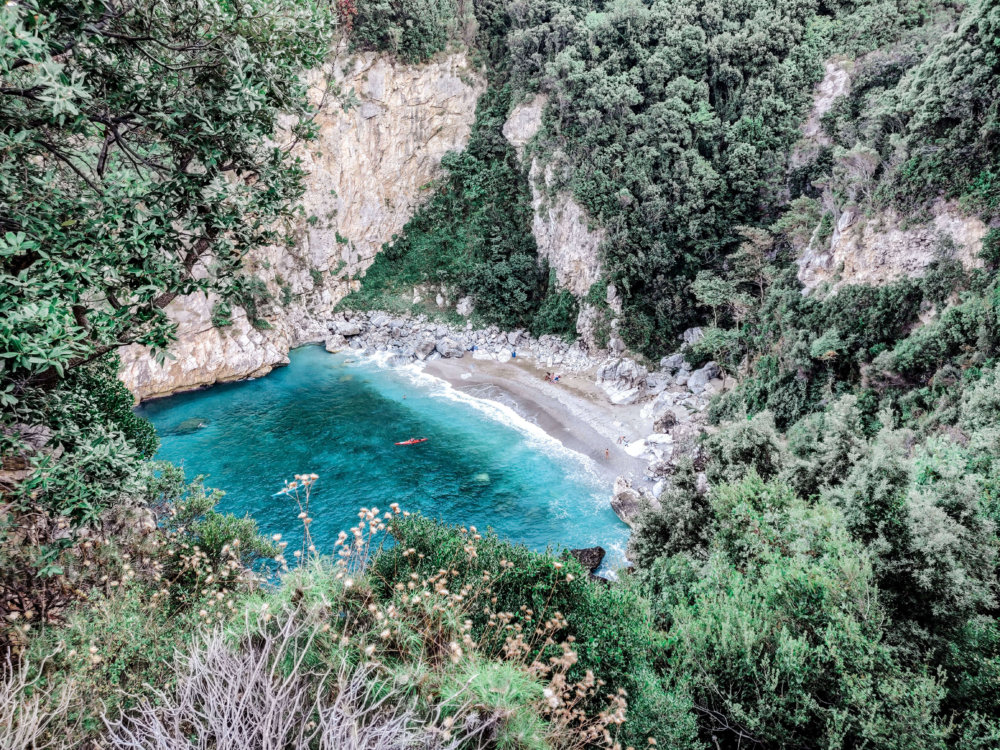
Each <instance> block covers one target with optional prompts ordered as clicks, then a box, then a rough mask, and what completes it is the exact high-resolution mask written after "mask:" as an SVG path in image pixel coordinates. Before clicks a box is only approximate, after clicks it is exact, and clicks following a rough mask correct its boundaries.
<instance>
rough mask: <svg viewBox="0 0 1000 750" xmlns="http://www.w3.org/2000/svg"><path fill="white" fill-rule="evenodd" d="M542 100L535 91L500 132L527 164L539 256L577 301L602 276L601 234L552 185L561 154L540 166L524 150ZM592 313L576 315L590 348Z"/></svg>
mask: <svg viewBox="0 0 1000 750" xmlns="http://www.w3.org/2000/svg"><path fill="white" fill-rule="evenodd" d="M546 103H547V99H546V97H545V96H544V95H542V94H538V95H536V96H534V97H533V98H531V99H529V100H527V101H525V102H522V103H521V104H518V105H517V106H516V107H514V109H513V111H512V112H511V114H510V116H509V117H508V118H507V122H506V123H505V124H504V128H503V134H504V137H505V138H507V140H508V141H509V142H510V143H511V145H513V146H514V148H515V149H517V152H518V156H519V157H520V158H521V160H522V162H524V161H527V162H528V164H527V165H526V166H527V167H528V182H529V184H530V186H531V206H532V209H533V210H534V217H533V219H532V223H531V233H532V234H533V235H534V237H535V243H536V244H537V245H538V255H539V257H540V258H544V259H545V260H546V261H547V262H548V264H549V267H550V268H551V269H552V270H553V271H555V274H556V283H557V284H558V286H559V287H560V288H561V289H567V290H569V291H570V292H571V293H572V294H573V295H574V296H575V297H577V298H578V299H581V300H582V299H583V298H585V297H586V296H587V293H588V292H589V291H590V288H591V286H593V285H594V283H596V282H597V281H598V280H599V279H600V277H601V256H600V246H601V243H602V242H603V241H604V238H605V234H606V233H605V231H604V229H602V228H600V227H597V226H596V225H594V224H593V222H592V221H591V219H590V217H589V216H588V215H587V212H586V210H585V209H584V208H583V206H581V205H580V204H579V203H578V202H577V200H576V199H575V198H574V197H573V195H572V193H570V192H569V191H568V190H565V189H560V188H557V187H556V185H557V184H558V183H559V181H558V180H557V179H556V177H557V174H556V172H557V170H559V169H561V168H566V169H568V168H569V167H568V165H562V164H561V159H560V155H559V154H558V153H556V154H554V155H553V156H552V158H551V160H549V161H548V162H547V163H546V164H545V166H544V167H543V166H541V165H540V163H539V161H538V159H537V158H535V157H534V156H530V155H529V154H528V149H527V146H528V144H529V143H530V142H531V141H532V140H533V139H534V138H535V136H536V135H537V134H538V131H539V130H540V129H541V127H542V114H543V112H544V110H545V105H546ZM608 294H609V295H610V296H609V303H610V304H612V308H613V309H616V302H617V299H616V298H614V296H613V295H614V289H613V288H609V290H608ZM595 314H596V311H595V310H594V309H593V308H592V307H591V306H589V305H586V304H584V305H582V306H581V310H580V316H579V318H578V319H577V333H578V334H579V335H580V338H581V339H582V340H583V341H584V343H585V344H586V345H587V346H588V347H589V348H591V349H593V348H596V345H597V342H596V341H595V340H594V327H595Z"/></svg>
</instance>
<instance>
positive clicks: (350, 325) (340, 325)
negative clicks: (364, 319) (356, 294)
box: [333, 320, 362, 337]
mask: <svg viewBox="0 0 1000 750" xmlns="http://www.w3.org/2000/svg"><path fill="white" fill-rule="evenodd" d="M333 330H334V333H336V334H338V335H340V336H344V337H349V336H358V335H360V334H361V331H362V328H361V324H360V323H357V322H355V321H353V320H338V321H337V323H336V324H335V325H334V329H333Z"/></svg>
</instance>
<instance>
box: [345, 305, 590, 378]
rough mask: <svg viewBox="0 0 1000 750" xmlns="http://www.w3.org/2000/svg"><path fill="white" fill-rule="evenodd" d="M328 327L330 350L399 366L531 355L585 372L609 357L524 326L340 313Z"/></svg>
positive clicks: (379, 313) (553, 363)
mask: <svg viewBox="0 0 1000 750" xmlns="http://www.w3.org/2000/svg"><path fill="white" fill-rule="evenodd" d="M328 328H329V331H330V335H329V336H328V337H327V339H326V349H327V351H331V352H337V351H341V350H343V349H354V350H358V351H363V352H369V353H374V352H389V353H390V355H391V360H390V361H391V362H392V363H393V364H406V363H408V362H414V361H418V360H419V361H430V360H435V359H442V358H444V359H450V358H460V357H472V358H473V359H489V360H493V361H495V362H506V361H508V360H510V359H512V358H513V357H515V356H518V357H521V356H526V357H528V358H530V359H533V360H535V361H536V362H538V363H539V364H543V365H545V366H548V367H558V368H560V369H562V370H565V371H567V372H582V371H584V370H589V369H590V368H592V367H594V366H595V365H596V364H597V363H598V362H600V361H602V359H603V358H595V357H593V356H591V355H590V354H589V353H588V352H586V351H585V350H584V348H583V346H582V345H581V344H580V343H579V342H573V343H572V344H570V343H568V342H566V341H565V340H564V339H562V338H560V337H558V336H541V337H539V338H535V337H533V336H531V335H530V334H529V333H528V332H527V331H524V330H518V331H501V330H500V329H499V328H497V327H496V326H490V327H488V328H480V329H473V328H472V326H471V324H467V325H466V326H465V327H456V326H448V325H444V324H441V323H436V322H434V321H429V320H427V319H426V318H423V317H417V318H412V317H405V316H394V315H390V314H389V313H384V312H344V313H340V314H338V315H337V316H336V317H335V318H333V319H332V320H331V321H330V323H329V325H328Z"/></svg>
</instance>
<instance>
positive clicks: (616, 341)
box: [608, 336, 626, 357]
mask: <svg viewBox="0 0 1000 750" xmlns="http://www.w3.org/2000/svg"><path fill="white" fill-rule="evenodd" d="M625 348H626V347H625V342H624V341H622V340H621V339H620V338H618V337H617V336H612V337H611V338H610V339H608V349H610V350H611V353H612V354H614V355H616V356H619V357H620V356H621V355H622V354H624V353H625Z"/></svg>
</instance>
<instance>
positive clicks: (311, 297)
mask: <svg viewBox="0 0 1000 750" xmlns="http://www.w3.org/2000/svg"><path fill="white" fill-rule="evenodd" d="M310 84H311V92H310V96H311V97H313V100H314V102H316V103H317V104H318V103H320V102H322V103H323V107H322V110H321V111H320V113H319V115H318V116H317V124H318V126H319V138H318V140H317V141H315V142H313V143H309V144H308V145H306V146H299V147H297V152H298V154H299V155H300V156H301V157H302V160H303V162H304V166H305V168H306V169H307V170H308V171H309V175H308V177H307V179H306V193H305V196H304V197H303V199H302V206H303V209H304V216H303V217H302V219H301V221H300V222H299V223H298V224H297V225H296V226H295V227H293V228H292V236H293V237H294V239H295V242H294V246H274V247H268V248H264V249H262V250H260V251H258V252H256V253H254V254H253V255H252V256H251V257H249V258H248V259H247V264H246V266H247V270H248V272H250V273H253V274H254V275H256V276H257V277H259V278H260V279H262V280H263V281H264V282H265V283H266V285H267V288H268V291H269V293H270V295H271V296H272V298H273V299H272V301H271V302H270V303H268V305H267V306H266V309H265V311H264V314H263V316H262V317H263V319H264V320H265V321H266V323H263V324H262V323H258V326H259V328H255V327H254V326H253V325H252V324H251V321H249V320H248V319H247V316H246V314H244V312H243V311H242V310H237V311H236V312H235V314H234V315H233V316H232V319H233V324H232V325H230V326H226V327H225V328H215V327H214V326H213V325H212V307H213V303H214V302H215V300H214V299H212V298H206V297H205V295H202V294H199V295H191V296H188V297H183V298H178V299H176V300H174V301H173V302H172V303H171V304H170V306H169V307H168V308H167V312H168V314H169V315H170V316H171V318H172V319H174V320H175V321H177V323H178V340H177V342H176V343H175V344H174V345H173V346H172V347H171V348H170V356H169V357H168V359H167V360H166V361H165V362H164V363H163V364H162V365H160V364H157V363H156V362H155V361H154V360H153V358H152V357H151V356H150V355H149V352H148V351H147V350H146V349H145V348H143V347H139V346H130V347H126V348H125V349H123V350H122V351H121V352H120V353H121V358H122V368H121V372H120V377H121V379H122V380H123V381H124V383H125V384H126V385H127V386H128V387H129V389H130V390H131V391H132V393H134V394H135V395H136V397H137V398H139V399H145V398H152V397H156V396H164V395H169V394H171V393H176V392H178V391H183V390H189V389H192V388H197V387H199V386H204V385H211V384H213V383H216V382H222V381H227V380H238V379H240V378H245V377H252V376H254V377H255V376H259V375H263V374H266V373H267V372H269V371H270V370H271V369H272V368H273V367H275V366H278V365H281V364H285V363H287V361H288V359H287V353H288V350H289V349H290V348H292V347H295V346H298V345H301V344H303V343H307V342H309V341H320V340H322V339H323V338H324V337H325V336H326V335H327V332H326V328H325V321H326V320H327V319H328V318H329V317H330V315H331V314H332V312H333V308H334V306H335V305H336V304H337V303H338V302H339V301H340V300H341V299H343V297H344V296H345V295H346V294H347V293H348V292H349V291H350V290H351V289H352V286H356V285H357V282H353V281H351V279H352V277H354V275H355V274H357V273H358V272H359V271H363V270H364V269H366V268H367V267H368V266H369V265H370V264H371V262H372V260H373V259H374V258H375V254H376V253H377V252H378V251H379V249H380V248H381V247H382V245H383V243H385V242H388V241H389V240H390V239H391V238H392V235H393V234H396V233H398V232H400V230H402V228H403V226H404V224H405V223H406V221H407V220H408V219H409V218H410V216H412V214H413V212H414V210H415V208H416V207H417V206H418V205H419V204H420V203H421V202H422V201H423V200H425V199H426V198H427V197H429V193H430V191H429V190H427V189H426V186H427V185H428V183H430V182H431V181H432V180H433V179H434V178H435V177H437V176H438V174H439V171H440V165H441V158H442V157H443V156H444V155H445V153H447V152H448V151H454V150H461V149H462V148H464V147H465V145H466V143H467V142H468V139H469V134H470V132H471V128H472V123H473V121H474V119H475V110H476V101H477V100H478V98H479V95H480V94H481V93H482V91H483V89H484V87H485V85H484V82H483V78H482V76H481V74H480V73H479V72H478V71H477V70H475V69H474V68H473V67H472V65H471V63H470V62H469V59H468V57H467V55H466V54H465V53H464V52H454V53H451V54H446V55H440V56H438V57H436V58H435V59H434V60H432V61H430V62H428V63H425V64H422V65H404V64H401V63H398V62H396V61H393V60H391V59H389V58H387V57H385V56H382V55H378V54H375V53H365V54H353V55H351V54H348V53H347V52H346V50H344V49H341V50H339V51H338V52H337V54H335V55H333V56H332V60H331V62H330V63H329V64H328V65H327V66H326V67H325V68H324V69H323V70H317V71H313V72H312V73H311V74H310Z"/></svg>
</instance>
